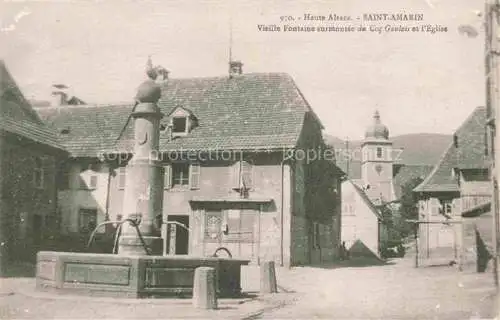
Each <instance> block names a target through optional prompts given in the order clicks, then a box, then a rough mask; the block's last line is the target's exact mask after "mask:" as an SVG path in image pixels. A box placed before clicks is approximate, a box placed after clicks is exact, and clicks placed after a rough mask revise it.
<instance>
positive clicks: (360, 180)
mask: <svg viewBox="0 0 500 320" xmlns="http://www.w3.org/2000/svg"><path fill="white" fill-rule="evenodd" d="M398 154H399V150H398V151H395V150H393V147H392V141H391V140H390V138H389V129H388V128H387V126H386V125H384V124H383V123H382V121H381V119H380V114H379V112H378V111H375V114H374V116H373V123H372V124H371V125H370V126H369V127H368V128H367V129H366V132H365V139H364V140H363V142H362V144H361V153H360V155H361V159H360V160H361V170H360V173H361V176H359V177H354V176H350V177H348V179H347V180H346V181H344V182H343V183H342V219H341V220H342V231H341V235H342V241H345V244H346V248H347V249H351V251H353V254H354V255H356V254H363V255H376V256H379V257H380V256H381V250H382V249H383V247H385V246H388V245H390V244H389V243H388V240H389V239H388V237H389V224H388V223H387V221H384V218H383V214H382V210H389V211H390V212H392V213H393V215H394V214H396V213H397V211H398V200H399V199H400V198H401V192H402V187H404V186H405V184H406V183H408V182H409V181H411V180H412V179H413V178H424V177H425V176H426V175H427V174H428V172H429V171H430V169H431V168H429V166H425V165H405V164H402V163H399V162H397V161H396V160H397V159H395V158H396V156H397V155H398ZM354 160H357V159H354ZM360 244H362V246H361V245H360ZM353 245H356V248H353V249H352V246H353ZM360 248H362V250H360Z"/></svg>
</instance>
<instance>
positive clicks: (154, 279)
mask: <svg viewBox="0 0 500 320" xmlns="http://www.w3.org/2000/svg"><path fill="white" fill-rule="evenodd" d="M249 262H250V261H249V260H239V259H232V258H218V257H196V256H181V255H178V256H124V255H113V254H96V253H72V252H54V251H40V252H38V255H37V271H36V287H37V289H38V290H43V291H52V292H56V293H74V294H83V295H90V296H108V297H109V296H111V297H128V298H148V297H162V296H179V295H191V294H192V292H193V281H194V271H195V269H196V268H198V267H212V268H215V270H216V277H217V281H216V283H217V293H218V296H220V297H235V296H238V295H240V294H241V266H242V265H248V264H249Z"/></svg>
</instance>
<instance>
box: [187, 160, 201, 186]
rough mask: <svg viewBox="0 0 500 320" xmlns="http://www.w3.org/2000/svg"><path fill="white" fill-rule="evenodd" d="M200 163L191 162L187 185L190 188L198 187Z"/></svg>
mask: <svg viewBox="0 0 500 320" xmlns="http://www.w3.org/2000/svg"><path fill="white" fill-rule="evenodd" d="M200 171H201V168H200V164H198V163H193V164H191V167H190V170H189V187H190V188H191V189H199V188H200Z"/></svg>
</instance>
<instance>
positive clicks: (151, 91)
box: [116, 56, 168, 141]
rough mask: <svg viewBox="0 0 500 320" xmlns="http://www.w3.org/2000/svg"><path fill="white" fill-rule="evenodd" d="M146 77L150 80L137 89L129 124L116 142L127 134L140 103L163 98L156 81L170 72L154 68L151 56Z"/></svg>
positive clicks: (158, 67)
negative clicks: (159, 76) (126, 131)
mask: <svg viewBox="0 0 500 320" xmlns="http://www.w3.org/2000/svg"><path fill="white" fill-rule="evenodd" d="M146 75H147V76H148V78H149V79H147V80H146V81H144V82H143V83H142V84H141V85H140V86H139V88H138V89H137V94H136V96H135V103H134V107H133V108H132V112H131V113H130V115H129V116H128V118H127V122H126V123H125V125H124V126H123V128H122V130H121V132H120V134H119V135H118V138H117V139H116V141H118V140H120V139H121V137H122V135H123V133H124V132H125V130H126V128H127V126H128V124H129V122H130V119H131V118H132V114H133V113H134V111H135V108H136V107H137V105H138V104H139V103H156V102H158V100H159V99H160V97H161V86H160V85H159V84H158V83H156V82H155V80H156V79H157V78H158V75H161V76H162V77H166V75H168V71H167V70H166V69H164V68H163V67H160V66H157V67H153V62H152V61H151V56H149V57H148V60H147V62H146Z"/></svg>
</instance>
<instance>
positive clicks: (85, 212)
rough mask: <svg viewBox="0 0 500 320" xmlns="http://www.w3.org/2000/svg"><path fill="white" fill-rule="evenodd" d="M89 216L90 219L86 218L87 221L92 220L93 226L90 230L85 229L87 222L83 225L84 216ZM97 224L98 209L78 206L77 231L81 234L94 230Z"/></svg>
mask: <svg viewBox="0 0 500 320" xmlns="http://www.w3.org/2000/svg"><path fill="white" fill-rule="evenodd" d="M87 216H90V218H91V219H88V221H89V222H91V221H93V222H94V224H95V226H94V228H92V230H88V229H87V230H86V228H88V227H89V224H88V225H87V226H83V224H84V217H87ZM97 224H98V210H97V208H80V209H79V210H78V232H79V233H81V234H87V233H91V232H92V231H94V229H95V228H96V227H97Z"/></svg>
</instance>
